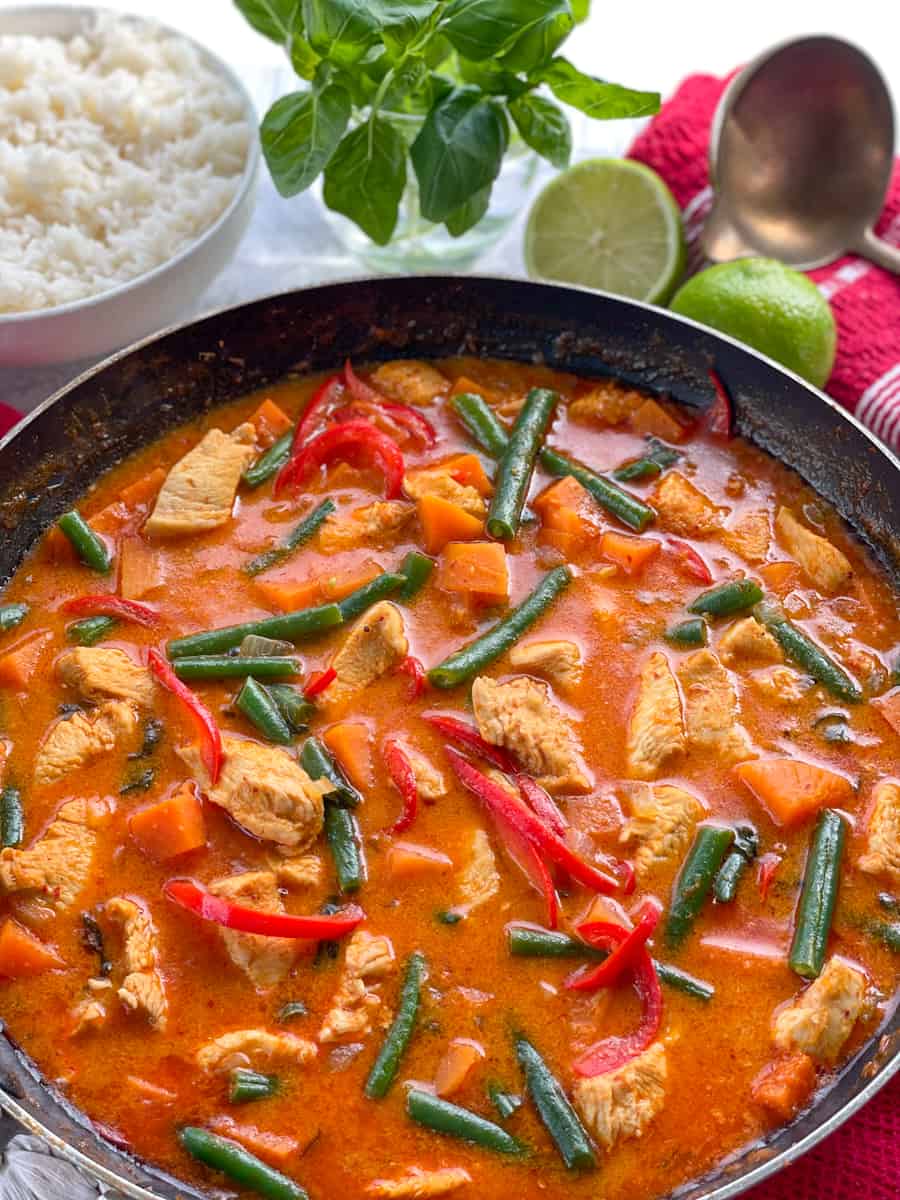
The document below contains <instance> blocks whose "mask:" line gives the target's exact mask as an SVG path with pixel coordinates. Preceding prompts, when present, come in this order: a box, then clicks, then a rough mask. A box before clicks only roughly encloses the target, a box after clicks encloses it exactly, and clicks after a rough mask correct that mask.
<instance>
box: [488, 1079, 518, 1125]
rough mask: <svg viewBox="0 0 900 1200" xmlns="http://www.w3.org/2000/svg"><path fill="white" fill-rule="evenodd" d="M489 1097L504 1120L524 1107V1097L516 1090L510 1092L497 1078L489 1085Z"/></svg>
mask: <svg viewBox="0 0 900 1200" xmlns="http://www.w3.org/2000/svg"><path fill="white" fill-rule="evenodd" d="M487 1094H488V1098H489V1100H490V1102H491V1104H493V1106H494V1108H496V1110H497V1112H498V1113H499V1114H500V1118H501V1120H503V1121H508V1120H509V1118H510V1117H511V1116H512V1115H513V1113H515V1112H518V1110H519V1109H520V1108H521V1107H522V1097H521V1096H517V1095H516V1093H515V1092H508V1091H506V1089H505V1088H504V1087H503V1086H502V1084H499V1083H498V1082H497V1081H496V1079H492V1080H490V1081H489V1082H488V1085H487Z"/></svg>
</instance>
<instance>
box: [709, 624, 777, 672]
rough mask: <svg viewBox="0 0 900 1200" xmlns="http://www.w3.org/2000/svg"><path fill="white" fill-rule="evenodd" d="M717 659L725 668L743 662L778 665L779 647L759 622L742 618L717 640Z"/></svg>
mask: <svg viewBox="0 0 900 1200" xmlns="http://www.w3.org/2000/svg"><path fill="white" fill-rule="evenodd" d="M718 650H719V658H720V659H721V660H722V662H723V663H724V664H725V665H726V666H727V667H731V666H734V665H735V664H738V665H740V664H742V663H745V662H748V661H749V662H765V663H780V662H782V661H783V660H784V655H783V654H782V651H781V647H780V646H779V645H778V643H777V642H776V641H775V639H774V638H773V637H772V635H771V633H769V631H768V629H764V628H763V626H762V625H760V623H759V621H754V620H753V618H752V617H744V618H743V620H740V621H735V623H734V624H733V625H729V626H728V628H727V629H726V630H725V632H724V633H723V634H722V636H721V637H720V638H719V645H718Z"/></svg>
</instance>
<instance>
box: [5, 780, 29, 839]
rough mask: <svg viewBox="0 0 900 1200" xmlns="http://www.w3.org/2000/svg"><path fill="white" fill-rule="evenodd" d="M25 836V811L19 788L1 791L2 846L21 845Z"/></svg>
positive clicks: (6, 788) (8, 788) (7, 788)
mask: <svg viewBox="0 0 900 1200" xmlns="http://www.w3.org/2000/svg"><path fill="white" fill-rule="evenodd" d="M24 836H25V813H24V812H23V810H22V797H21V795H20V794H19V790H18V788H14V787H5V788H4V789H3V791H2V792H0V846H21V844H22V839H23V838H24Z"/></svg>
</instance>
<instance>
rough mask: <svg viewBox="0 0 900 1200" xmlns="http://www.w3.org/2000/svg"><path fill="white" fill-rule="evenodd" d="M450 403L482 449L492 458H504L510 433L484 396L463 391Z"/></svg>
mask: <svg viewBox="0 0 900 1200" xmlns="http://www.w3.org/2000/svg"><path fill="white" fill-rule="evenodd" d="M450 404H451V405H452V407H453V410H454V412H455V413H456V415H457V416H458V417H459V419H460V421H461V422H462V423H463V425H464V426H465V429H466V432H467V433H468V434H469V435H470V436H471V437H472V439H473V440H474V441H475V442H477V443H478V445H479V446H480V447H481V448H482V450H485V451H487V453H488V454H489V455H490V456H491V458H495V459H500V458H502V457H503V455H504V454H505V452H506V447H507V445H508V444H509V433H508V432H507V431H506V429H504V427H503V425H502V424H501V423H500V420H499V418H498V417H497V414H496V413H495V412H494V410H493V409H492V408H490V407H489V406H488V404H487V402H486V401H485V399H484V397H483V396H476V395H475V394H474V392H461V393H460V394H459V395H458V396H454V397H453V398H452V399H451V401H450Z"/></svg>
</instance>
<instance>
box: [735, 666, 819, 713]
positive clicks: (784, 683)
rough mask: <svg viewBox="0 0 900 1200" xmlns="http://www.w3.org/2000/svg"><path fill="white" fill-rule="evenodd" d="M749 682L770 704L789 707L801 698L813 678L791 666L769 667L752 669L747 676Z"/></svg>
mask: <svg viewBox="0 0 900 1200" xmlns="http://www.w3.org/2000/svg"><path fill="white" fill-rule="evenodd" d="M749 682H750V684H751V685H752V686H753V687H754V688H755V689H756V691H758V692H759V693H760V695H762V696H764V697H765V698H766V699H767V700H768V701H769V702H770V703H772V704H781V705H784V706H785V707H790V706H791V705H792V704H796V703H797V702H798V701H800V700H802V699H803V697H804V696H805V695H806V693H807V692H808V691H809V689H810V688H811V687H813V680H812V679H810V677H809V676H808V675H801V674H800V672H799V671H795V670H794V668H793V667H783V666H782V667H771V668H769V670H767V671H754V672H753V674H752V675H750V677H749Z"/></svg>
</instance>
